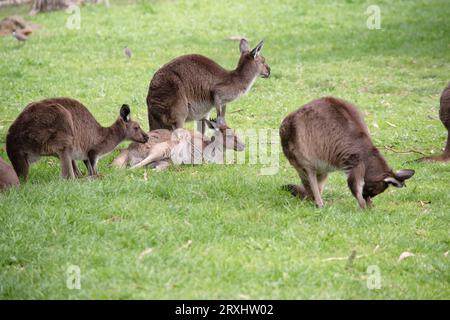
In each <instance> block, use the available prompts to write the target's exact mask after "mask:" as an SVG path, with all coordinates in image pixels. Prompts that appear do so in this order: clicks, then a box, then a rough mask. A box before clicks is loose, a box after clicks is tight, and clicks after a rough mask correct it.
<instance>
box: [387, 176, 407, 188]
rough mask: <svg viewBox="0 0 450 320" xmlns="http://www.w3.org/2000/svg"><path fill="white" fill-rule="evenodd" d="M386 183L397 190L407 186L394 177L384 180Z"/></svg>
mask: <svg viewBox="0 0 450 320" xmlns="http://www.w3.org/2000/svg"><path fill="white" fill-rule="evenodd" d="M384 182H386V183H387V184H391V185H393V186H394V187H396V188H403V187H404V186H405V184H404V183H403V181H399V180H397V179H395V178H394V177H387V178H385V179H384Z"/></svg>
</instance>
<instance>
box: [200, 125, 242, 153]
mask: <svg viewBox="0 0 450 320" xmlns="http://www.w3.org/2000/svg"><path fill="white" fill-rule="evenodd" d="M206 123H207V124H208V127H209V128H211V129H213V130H214V135H213V136H212V137H211V142H215V141H223V148H224V149H234V150H235V151H243V150H244V149H245V144H244V143H243V142H242V141H241V139H239V137H238V136H237V135H236V134H235V133H234V131H233V130H232V129H231V128H230V127H228V126H227V124H226V123H225V122H224V121H217V120H215V119H210V120H206Z"/></svg>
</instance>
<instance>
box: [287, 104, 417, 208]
mask: <svg viewBox="0 0 450 320" xmlns="http://www.w3.org/2000/svg"><path fill="white" fill-rule="evenodd" d="M280 137H281V144H282V147H283V152H284V154H285V155H286V157H287V159H288V160H289V162H290V163H291V164H292V166H294V168H295V169H296V170H297V172H298V174H299V176H300V179H301V180H302V182H303V186H296V185H290V186H288V188H289V189H290V190H291V192H292V193H293V194H295V195H297V196H300V197H304V198H310V199H314V200H315V202H316V204H317V205H318V206H319V207H321V206H323V201H322V198H321V194H322V191H323V188H324V185H325V182H326V179H327V175H328V173H329V172H332V171H335V170H343V171H345V172H346V173H347V176H348V186H349V188H350V190H351V191H352V194H353V195H354V196H355V198H356V199H357V200H358V204H359V205H360V207H362V208H364V207H366V205H370V204H371V198H373V197H375V196H376V195H377V194H379V193H381V192H383V191H384V190H385V189H386V188H387V187H388V184H389V183H392V184H395V185H396V186H403V185H404V180H405V179H407V178H409V177H410V176H412V174H413V173H414V172H413V171H412V170H411V171H407V170H406V171H402V172H399V173H397V174H395V173H394V172H393V171H392V170H391V168H390V167H389V166H388V164H387V163H386V161H385V159H384V158H383V156H382V155H381V154H380V152H379V151H378V149H377V148H376V147H375V146H374V145H373V143H372V141H371V139H370V136H369V132H368V129H367V126H366V124H365V123H364V120H363V117H362V115H361V114H360V112H359V111H358V109H357V108H356V107H355V106H353V105H352V104H350V103H349V102H346V101H344V100H341V99H337V98H333V97H325V98H321V99H318V100H315V101H312V102H310V103H307V104H306V105H304V106H303V107H301V108H300V109H298V110H297V111H294V112H292V113H291V114H289V115H288V116H287V117H286V118H285V119H284V120H283V122H282V124H281V127H280ZM408 175H409V176H408ZM406 176H408V177H407V178H405V177H406Z"/></svg>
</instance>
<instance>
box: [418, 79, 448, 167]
mask: <svg viewBox="0 0 450 320" xmlns="http://www.w3.org/2000/svg"><path fill="white" fill-rule="evenodd" d="M440 102H441V107H440V109H439V119H440V120H441V121H442V124H443V125H444V127H445V128H446V129H447V144H446V145H445V149H444V152H443V153H442V154H441V155H438V156H429V157H424V158H420V159H419V161H436V162H448V161H450V82H449V83H448V85H447V87H446V88H445V89H444V91H443V92H442V95H441V101H440Z"/></svg>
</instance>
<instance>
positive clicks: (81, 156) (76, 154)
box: [72, 150, 88, 160]
mask: <svg viewBox="0 0 450 320" xmlns="http://www.w3.org/2000/svg"><path fill="white" fill-rule="evenodd" d="M87 158H88V156H87V153H86V152H84V151H81V150H73V151H72V159H73V160H87Z"/></svg>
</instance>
